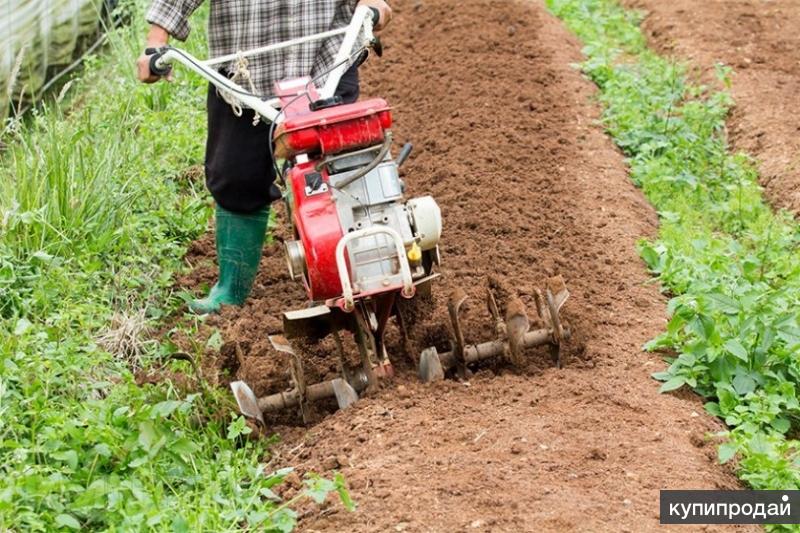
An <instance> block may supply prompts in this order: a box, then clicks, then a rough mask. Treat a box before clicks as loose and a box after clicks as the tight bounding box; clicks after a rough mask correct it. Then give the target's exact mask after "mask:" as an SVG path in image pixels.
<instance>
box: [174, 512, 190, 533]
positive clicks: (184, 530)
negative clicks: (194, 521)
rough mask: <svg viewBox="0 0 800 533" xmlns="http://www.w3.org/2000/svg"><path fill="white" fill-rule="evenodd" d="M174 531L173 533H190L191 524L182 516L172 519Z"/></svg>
mask: <svg viewBox="0 0 800 533" xmlns="http://www.w3.org/2000/svg"><path fill="white" fill-rule="evenodd" d="M172 531H173V533H189V522H187V521H186V519H185V518H184V517H182V516H181V515H176V516H175V518H173V519H172Z"/></svg>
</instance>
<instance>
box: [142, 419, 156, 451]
mask: <svg viewBox="0 0 800 533" xmlns="http://www.w3.org/2000/svg"><path fill="white" fill-rule="evenodd" d="M157 437H158V435H157V433H156V427H155V426H154V425H153V423H152V422H150V421H149V420H146V421H144V422H142V423H140V424H139V444H140V445H141V446H142V448H143V449H145V450H150V448H152V446H153V444H155V442H156V439H157Z"/></svg>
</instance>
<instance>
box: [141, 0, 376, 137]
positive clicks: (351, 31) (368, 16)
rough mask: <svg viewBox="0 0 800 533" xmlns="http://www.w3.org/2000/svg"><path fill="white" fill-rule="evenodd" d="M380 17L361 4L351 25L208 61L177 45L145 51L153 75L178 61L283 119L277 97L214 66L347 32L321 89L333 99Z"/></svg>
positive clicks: (247, 102) (253, 106) (267, 117)
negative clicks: (356, 52) (260, 92)
mask: <svg viewBox="0 0 800 533" xmlns="http://www.w3.org/2000/svg"><path fill="white" fill-rule="evenodd" d="M379 19H380V12H379V11H378V10H377V9H375V8H373V7H368V6H358V7H357V8H356V10H355V12H354V13H353V18H352V19H351V20H350V24H348V25H347V26H345V27H342V28H338V29H335V30H330V31H327V32H323V33H318V34H314V35H309V36H307V37H301V38H299V39H292V40H289V41H284V42H282V43H276V44H272V45H269V46H263V47H260V48H255V49H253V50H247V51H243V52H238V53H235V54H229V55H225V56H220V57H216V58H213V59H209V60H206V61H202V60H199V59H197V58H195V57H194V56H192V55H191V54H189V53H188V52H186V51H185V50H181V49H180V48H175V47H173V46H164V47H161V48H157V49H156V48H148V49H146V50H145V54H146V55H149V56H150V62H149V67H150V72H151V73H152V74H153V75H155V76H160V77H163V76H166V75H167V74H169V72H170V71H171V70H172V63H173V62H175V61H177V62H179V63H181V64H183V65H184V66H185V67H187V68H189V69H190V70H192V71H194V72H195V73H196V74H199V75H200V76H202V77H203V78H205V79H207V80H208V81H209V82H211V83H212V84H214V85H215V86H216V87H217V88H218V89H221V90H223V91H228V92H231V93H233V94H234V95H235V98H236V99H237V100H239V101H240V102H241V103H242V104H244V105H246V106H247V107H250V108H251V109H254V110H255V112H256V113H258V114H259V115H260V116H261V117H263V118H264V119H265V120H267V121H270V122H280V119H281V115H280V113H279V112H278V110H277V106H278V105H279V100H278V99H277V98H272V99H265V98H263V97H261V96H259V95H256V94H253V93H250V92H249V91H247V90H246V89H244V88H243V87H241V86H240V85H238V84H237V83H235V82H233V81H231V80H230V79H228V78H227V77H226V76H224V75H222V74H220V72H219V71H217V70H216V69H215V68H213V65H218V64H221V63H226V62H229V61H232V60H234V59H237V58H239V57H249V56H254V55H259V54H264V53H267V52H273V51H275V50H280V49H283V48H288V47H290V46H296V45H298V44H303V43H307V42H311V41H317V40H322V39H328V38H330V37H335V36H337V35H344V39H343V40H342V44H341V46H340V47H339V51H338V52H337V53H336V56H335V58H334V60H333V64H334V65H336V67H335V68H333V70H331V72H330V73H329V74H328V78H327V80H326V81H325V84H324V86H323V87H321V88H319V94H320V98H321V99H326V98H330V97H332V96H333V94H334V93H335V92H336V87H337V86H338V85H339V80H340V79H341V77H342V75H343V74H344V72H345V71H346V70H347V67H348V65H347V59H348V58H349V57H350V56H351V55H352V54H353V50H355V49H356V46H357V45H363V46H365V47H370V48H372V47H374V46H375V43H376V39H375V37H374V35H373V34H372V28H373V25H374V24H377V21H378V20H379ZM362 29H363V31H364V39H363V40H362V41H361V42H360V43H359V42H357V41H358V36H359V34H360V33H361V30H362Z"/></svg>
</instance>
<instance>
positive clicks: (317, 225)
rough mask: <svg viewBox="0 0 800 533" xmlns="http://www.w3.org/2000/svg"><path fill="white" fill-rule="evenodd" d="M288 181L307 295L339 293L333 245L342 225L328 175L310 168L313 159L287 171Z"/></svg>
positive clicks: (324, 296) (317, 296)
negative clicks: (303, 256) (303, 258)
mask: <svg viewBox="0 0 800 533" xmlns="http://www.w3.org/2000/svg"><path fill="white" fill-rule="evenodd" d="M289 183H291V184H292V195H293V206H294V212H293V214H292V216H293V218H294V226H295V229H296V231H297V234H298V238H299V240H300V242H301V243H302V245H303V251H304V253H305V260H306V268H307V275H306V278H305V282H306V289H307V290H308V297H309V299H311V300H314V301H321V300H327V299H330V298H337V297H339V296H341V295H342V284H341V283H340V282H339V269H338V268H337V267H336V245H337V244H338V243H339V239H341V238H342V235H343V232H342V227H341V225H340V224H339V215H338V214H337V212H336V203H335V202H334V201H333V195H332V194H331V191H330V190H329V189H328V185H327V184H328V174H327V172H326V171H325V170H324V169H323V170H321V171H319V172H318V171H317V170H315V169H314V162H313V161H312V162H308V163H300V164H298V165H296V166H295V167H294V168H292V169H291V171H289Z"/></svg>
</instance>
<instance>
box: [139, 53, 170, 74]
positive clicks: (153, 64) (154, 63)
mask: <svg viewBox="0 0 800 533" xmlns="http://www.w3.org/2000/svg"><path fill="white" fill-rule="evenodd" d="M144 53H145V54H152V55H150V65H149V66H150V73H151V74H152V75H154V76H158V77H159V78H163V77H164V76H166V75H167V74H169V73H170V72H172V66H171V65H167V66H164V67H160V66H158V60H159V59H161V56H163V55H164V54H163V53H162V52H159V51H157V50H156V49H155V48H148V49H147V50H145V51H144Z"/></svg>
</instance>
